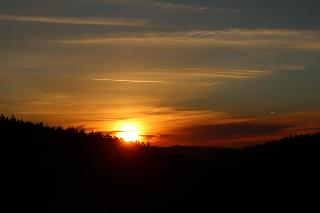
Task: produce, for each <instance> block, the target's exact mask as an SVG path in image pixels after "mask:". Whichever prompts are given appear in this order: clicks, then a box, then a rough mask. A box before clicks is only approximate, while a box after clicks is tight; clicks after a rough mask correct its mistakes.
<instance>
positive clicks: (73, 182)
mask: <svg viewBox="0 0 320 213" xmlns="http://www.w3.org/2000/svg"><path fill="white" fill-rule="evenodd" d="M0 140H1V153H2V158H3V160H2V164H3V167H2V177H3V180H2V183H3V185H4V189H3V194H4V195H5V196H4V197H5V200H4V201H5V202H4V203H5V204H6V205H8V207H9V209H10V210H11V212H123V211H134V212H158V211H161V212H190V211H192V212H238V211H239V212H240V211H245V212H317V210H319V206H318V204H319V191H320V187H319V185H320V184H319V180H320V176H319V162H320V133H316V134H310V135H300V136H292V137H287V138H283V139H281V140H277V141H273V142H269V143H266V144H263V145H254V146H250V147H246V148H244V149H221V148H213V147H181V146H175V147H162V148H161V147H147V146H136V145H135V146H132V145H131V146H128V145H126V144H123V143H122V142H121V140H120V139H118V138H115V137H112V136H108V135H104V134H102V133H99V132H90V133H87V132H85V131H84V130H79V129H75V128H67V129H64V128H61V127H49V126H46V125H44V124H42V123H32V122H25V121H22V120H18V119H16V118H14V117H11V118H7V117H5V116H1V117H0ZM5 212H8V211H5Z"/></svg>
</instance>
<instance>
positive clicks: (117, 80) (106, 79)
mask: <svg viewBox="0 0 320 213" xmlns="http://www.w3.org/2000/svg"><path fill="white" fill-rule="evenodd" d="M91 80H92V81H113V82H128V83H162V84H168V83H170V82H166V81H148V80H125V79H109V78H93V79H91Z"/></svg>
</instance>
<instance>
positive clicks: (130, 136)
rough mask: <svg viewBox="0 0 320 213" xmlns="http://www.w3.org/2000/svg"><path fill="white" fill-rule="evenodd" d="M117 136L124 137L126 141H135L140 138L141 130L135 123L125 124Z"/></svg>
mask: <svg viewBox="0 0 320 213" xmlns="http://www.w3.org/2000/svg"><path fill="white" fill-rule="evenodd" d="M116 136H117V137H119V138H121V139H123V140H124V141H125V142H135V141H138V140H139V138H140V130H139V128H138V126H136V125H134V124H123V125H122V126H120V127H119V129H118V133H117V135H116Z"/></svg>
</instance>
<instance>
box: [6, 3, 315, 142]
mask: <svg viewBox="0 0 320 213" xmlns="http://www.w3.org/2000/svg"><path fill="white" fill-rule="evenodd" d="M319 8H320V2H319V1H318V0H304V1H302V0H259V1H257V0H210V1H209V0H0V29H1V30H0V65H1V66H0V113H4V114H5V115H8V116H9V115H11V114H14V115H16V116H17V117H19V118H23V119H27V120H32V121H43V122H45V123H47V124H50V125H63V126H65V127H68V126H75V127H79V128H85V129H86V130H88V131H91V130H98V131H103V132H106V133H110V134H112V133H114V132H117V131H119V128H120V127H121V125H126V124H132V125H135V126H137V127H139V129H140V134H141V136H148V138H151V139H152V140H151V142H152V143H153V144H154V145H157V146H171V145H190V146H191V145H192V146H193V145H195V146H198V145H201V146H219V147H241V146H245V145H249V144H255V143H261V142H265V141H267V140H271V139H274V138H278V137H282V136H287V135H292V134H299V133H306V132H313V131H317V130H319V129H320V95H319V91H320V61H319V58H320V28H319V26H320V13H319V11H318V10H319Z"/></svg>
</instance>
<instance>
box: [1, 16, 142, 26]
mask: <svg viewBox="0 0 320 213" xmlns="http://www.w3.org/2000/svg"><path fill="white" fill-rule="evenodd" d="M0 21H17V22H37V23H48V24H72V25H100V26H145V25H147V24H148V23H147V21H146V20H144V19H122V18H91V17H50V16H24V15H8V14H0Z"/></svg>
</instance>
